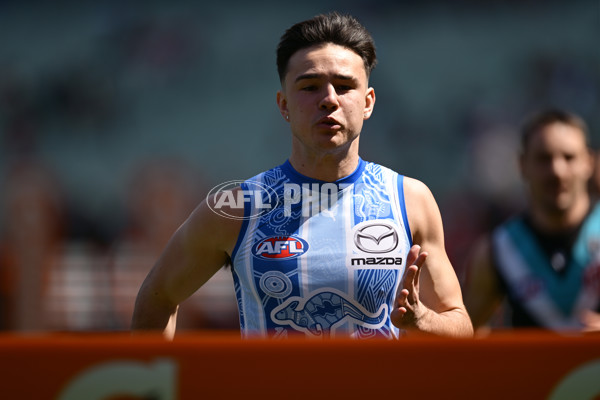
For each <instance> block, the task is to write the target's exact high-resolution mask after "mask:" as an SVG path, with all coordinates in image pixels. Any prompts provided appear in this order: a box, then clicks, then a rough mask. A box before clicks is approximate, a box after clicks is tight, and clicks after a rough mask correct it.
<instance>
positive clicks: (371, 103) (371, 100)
mask: <svg viewBox="0 0 600 400" xmlns="http://www.w3.org/2000/svg"><path fill="white" fill-rule="evenodd" d="M373 107H375V89H373V88H372V87H370V88H368V89H367V93H366V94H365V109H364V110H363V119H364V120H367V119H369V118H370V117H371V114H373Z"/></svg>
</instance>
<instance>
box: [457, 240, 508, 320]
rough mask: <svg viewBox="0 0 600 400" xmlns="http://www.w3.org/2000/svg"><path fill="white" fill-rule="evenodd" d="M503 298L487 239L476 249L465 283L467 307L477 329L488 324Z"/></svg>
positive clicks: (471, 258) (470, 261) (470, 260)
mask: <svg viewBox="0 0 600 400" xmlns="http://www.w3.org/2000/svg"><path fill="white" fill-rule="evenodd" d="M503 297H504V295H503V294H502V292H501V291H500V288H499V283H498V277H497V275H496V271H495V270H494V265H493V261H492V253H491V243H490V240H489V238H487V237H486V238H484V239H483V240H481V241H480V242H479V243H478V244H477V245H476V246H475V248H474V251H473V254H472V255H471V257H470V259H469V264H468V266H467V278H466V281H465V305H466V307H467V311H468V312H469V315H470V316H471V321H472V322H473V326H474V327H475V329H478V328H480V327H482V326H484V325H485V324H487V322H488V321H489V320H490V318H491V316H492V315H493V314H494V311H495V310H496V309H498V307H499V305H500V303H501V302H502V299H503Z"/></svg>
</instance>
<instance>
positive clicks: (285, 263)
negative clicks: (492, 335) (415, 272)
mask: <svg viewBox="0 0 600 400" xmlns="http://www.w3.org/2000/svg"><path fill="white" fill-rule="evenodd" d="M241 186H242V189H243V190H251V189H254V190H255V191H256V188H266V189H265V190H262V193H260V194H256V193H253V195H250V196H247V199H248V200H247V202H246V204H245V210H244V215H245V219H244V222H243V224H242V228H241V232H240V235H239V237H238V241H237V243H236V246H235V248H234V251H233V253H232V257H231V258H232V274H233V279H234V285H235V292H236V298H237V302H238V309H239V315H240V327H241V332H242V336H243V337H255V336H258V337H287V336H292V335H298V334H299V335H304V336H306V337H336V336H337V337H340V336H345V337H353V338H371V337H385V338H395V337H399V336H400V335H401V331H400V330H399V329H398V328H396V327H395V326H393V325H392V323H391V320H390V312H391V310H392V306H393V302H394V299H395V295H396V290H397V288H398V285H399V282H400V279H401V277H402V274H403V273H404V268H405V263H406V261H405V259H406V255H407V254H408V251H409V249H410V246H411V245H412V236H411V234H410V229H409V226H408V221H407V215H406V208H405V204H404V191H403V176H402V175H399V174H397V173H396V172H394V171H392V170H390V169H388V168H386V167H383V166H380V165H377V164H374V163H371V162H366V161H364V160H362V159H360V160H359V164H358V167H357V168H356V170H355V171H354V172H353V173H352V174H350V175H349V176H347V177H344V178H342V179H339V180H337V181H335V182H323V181H319V180H316V179H312V178H309V177H306V176H303V175H301V174H300V173H298V172H297V171H296V170H294V168H293V167H292V165H291V164H290V163H289V161H286V162H285V163H284V164H282V165H280V166H278V167H275V168H273V169H271V170H268V171H266V172H263V173H261V174H259V175H257V176H255V177H253V178H251V179H249V180H247V181H246V182H245V183H244V184H242V185H241Z"/></svg>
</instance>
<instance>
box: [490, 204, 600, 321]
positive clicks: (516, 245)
mask: <svg viewBox="0 0 600 400" xmlns="http://www.w3.org/2000/svg"><path fill="white" fill-rule="evenodd" d="M492 244H493V254H494V264H495V266H496V270H497V272H498V275H499V277H500V279H501V282H502V284H503V286H504V287H505V288H506V290H507V295H508V296H507V299H508V301H509V304H510V305H511V307H512V309H513V325H515V326H517V327H518V326H529V327H543V328H547V329H551V330H555V331H563V330H573V329H575V330H576V329H580V328H581V327H582V324H581V322H580V321H579V318H578V316H579V314H580V313H581V311H583V310H595V311H600V204H598V205H596V206H595V208H594V209H593V210H592V212H591V213H590V214H589V215H588V216H587V218H586V219H585V221H584V223H583V225H582V226H581V228H580V230H579V233H578V236H577V238H576V240H575V242H574V245H573V247H572V249H571V257H570V263H569V264H568V265H567V266H566V268H565V270H564V271H562V272H560V273H559V272H557V271H555V270H554V269H553V268H552V265H551V260H550V259H549V256H548V255H547V254H546V253H545V252H544V251H543V249H542V247H541V245H540V244H539V243H538V239H537V238H536V236H535V234H534V233H533V232H532V231H531V229H530V228H529V227H528V226H527V224H526V223H525V222H524V221H523V218H522V217H519V218H514V219H511V220H509V221H508V222H506V223H505V224H503V225H500V226H499V227H498V228H496V230H495V231H494V233H493V236H492Z"/></svg>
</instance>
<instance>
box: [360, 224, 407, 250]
mask: <svg viewBox="0 0 600 400" xmlns="http://www.w3.org/2000/svg"><path fill="white" fill-rule="evenodd" d="M354 244H355V245H356V247H358V248H359V249H360V250H362V251H364V252H365V253H388V252H390V251H392V250H394V249H395V248H396V246H398V233H397V232H396V230H395V229H394V227H393V226H391V225H388V224H384V223H381V222H378V223H373V224H368V225H365V226H363V227H362V228H360V229H357V230H356V232H355V233H354Z"/></svg>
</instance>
